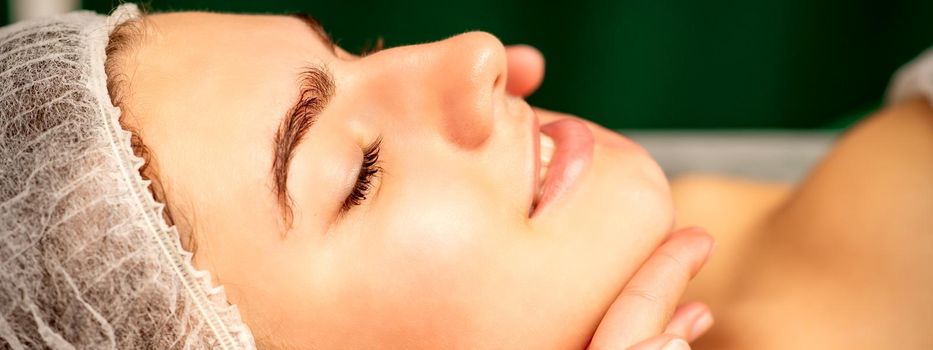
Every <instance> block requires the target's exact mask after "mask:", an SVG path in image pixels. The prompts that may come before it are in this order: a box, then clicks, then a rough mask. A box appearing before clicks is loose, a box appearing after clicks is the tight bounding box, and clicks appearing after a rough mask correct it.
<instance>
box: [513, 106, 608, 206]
mask: <svg viewBox="0 0 933 350" xmlns="http://www.w3.org/2000/svg"><path fill="white" fill-rule="evenodd" d="M538 142H539V152H538V155H537V156H538V158H539V159H537V161H538V163H539V165H538V172H537V174H536V175H537V176H535V177H536V179H537V181H536V185H537V187H536V188H535V192H534V193H535V196H534V199H533V200H532V204H531V210H530V213H529V217H534V216H535V215H536V214H538V213H540V212H541V211H542V209H543V208H545V207H547V206H548V205H549V204H551V203H553V202H556V201H557V199H559V198H560V197H562V196H563V195H564V194H565V193H567V192H568V191H569V190H570V189H571V188H573V187H574V185H575V184H576V183H577V182H578V180H579V179H580V178H581V177H582V176H583V174H584V173H585V172H586V170H587V169H589V167H590V163H591V162H592V160H593V148H594V144H595V139H594V137H593V133H592V131H590V129H589V127H587V126H586V124H585V123H584V122H583V121H580V120H578V119H573V118H567V119H561V120H557V121H554V122H551V123H548V124H545V125H542V126H541V127H540V135H539V141H538Z"/></svg>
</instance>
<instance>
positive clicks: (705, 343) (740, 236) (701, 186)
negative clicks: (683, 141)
mask: <svg viewBox="0 0 933 350" xmlns="http://www.w3.org/2000/svg"><path fill="white" fill-rule="evenodd" d="M930 106H931V104H930V101H927V100H924V99H922V98H917V99H913V100H908V101H903V102H901V103H897V104H894V105H890V106H887V107H886V108H884V109H883V110H881V111H879V112H878V113H876V114H875V115H873V116H871V117H869V118H867V119H866V120H864V121H863V122H861V123H860V124H859V125H857V126H856V127H854V128H852V129H851V130H849V131H847V132H846V133H845V134H844V135H843V136H842V137H841V138H840V139H839V140H838V142H837V143H836V145H835V146H834V149H833V150H832V151H831V152H830V153H829V154H827V156H826V157H825V159H823V160H822V161H821V162H820V163H819V164H818V165H817V166H816V167H815V168H814V169H812V170H811V172H810V174H809V175H808V176H807V178H806V180H804V181H803V182H801V183H800V184H796V185H791V184H773V183H758V182H753V181H748V180H739V179H730V178H722V177H717V176H708V175H692V176H688V177H685V178H683V179H679V180H677V181H674V183H673V185H672V187H673V195H674V200H675V207H676V212H677V217H678V221H679V222H680V223H682V224H688V225H697V224H698V225H703V226H704V227H707V228H709V229H710V230H711V231H710V232H713V233H714V234H715V235H716V240H717V245H718V247H717V251H718V253H717V256H716V259H715V260H714V261H712V262H711V263H710V264H709V265H708V266H707V267H706V268H705V269H704V271H703V272H702V273H701V274H700V275H699V276H698V277H697V279H696V280H695V283H694V284H693V285H692V286H691V287H690V289H689V290H688V293H687V298H688V299H692V300H703V301H705V302H708V303H709V305H710V307H711V308H712V309H713V310H715V311H716V313H717V326H716V327H714V328H713V330H711V332H710V334H709V335H708V336H707V337H705V338H704V339H702V340H701V341H700V342H699V343H697V344H696V348H697V349H717V350H721V349H929V348H933V335H931V333H930V332H929V330H930V329H931V328H933V312H931V311H933V293H931V291H933V273H931V270H930V256H931V254H933V231H931V228H933V216H931V215H930V214H931V213H933V109H931V107H930ZM787 320H794V321H793V322H787Z"/></svg>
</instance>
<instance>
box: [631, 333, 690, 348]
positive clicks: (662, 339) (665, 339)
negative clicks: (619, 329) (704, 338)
mask: <svg viewBox="0 0 933 350" xmlns="http://www.w3.org/2000/svg"><path fill="white" fill-rule="evenodd" d="M628 350H690V344H688V343H687V341H686V340H683V339H681V338H678V337H677V336H676V335H673V334H661V335H658V336H655V337H652V338H649V339H648V340H645V341H643V342H641V343H638V344H635V346H632V347H630V348H628Z"/></svg>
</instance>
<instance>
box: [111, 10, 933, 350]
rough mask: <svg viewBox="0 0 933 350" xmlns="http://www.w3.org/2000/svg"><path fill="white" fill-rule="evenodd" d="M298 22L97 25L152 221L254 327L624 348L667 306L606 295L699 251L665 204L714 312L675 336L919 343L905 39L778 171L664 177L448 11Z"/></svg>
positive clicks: (925, 275)
mask: <svg viewBox="0 0 933 350" xmlns="http://www.w3.org/2000/svg"><path fill="white" fill-rule="evenodd" d="M309 24H310V25H309ZM322 33H323V31H322V30H321V29H320V28H319V27H318V26H316V25H315V23H314V22H313V21H308V20H301V19H296V18H294V17H284V16H239V15H220V14H207V13H171V14H159V15H151V16H147V17H145V19H142V20H136V21H129V22H125V24H122V25H120V26H118V27H116V29H115V30H114V32H113V35H112V38H111V41H110V45H109V46H108V48H107V49H108V50H107V52H108V56H107V65H106V67H107V78H108V81H107V82H108V84H107V86H108V88H109V89H108V92H109V93H110V95H111V96H112V100H113V103H114V105H116V106H118V107H120V109H121V110H122V113H123V116H122V118H121V119H120V122H121V123H122V126H123V127H124V128H126V129H129V130H133V131H134V134H135V136H136V138H135V141H136V142H134V143H133V145H134V146H135V147H134V148H135V149H136V150H137V152H138V153H139V154H140V155H142V156H143V157H144V158H146V159H147V160H148V165H147V166H146V167H144V168H142V169H141V171H142V173H143V175H144V176H146V177H148V178H150V179H152V180H153V186H152V187H151V189H152V191H153V194H154V195H155V196H156V197H157V198H158V199H159V201H164V202H165V203H167V206H166V211H165V212H164V214H165V218H166V220H167V221H169V222H171V223H173V224H174V226H175V227H177V229H178V231H179V232H180V235H181V242H182V243H183V245H184V247H185V248H186V249H187V250H191V251H194V252H195V255H194V260H193V264H194V266H196V267H197V268H200V269H203V270H207V271H209V273H210V275H211V277H212V281H214V284H217V285H223V286H224V289H225V292H226V295H225V297H226V300H227V301H229V302H230V303H232V304H234V305H237V308H238V311H239V312H238V313H237V316H240V317H242V319H243V322H245V324H246V325H247V326H248V328H249V331H250V332H251V333H252V335H253V336H255V340H256V342H257V344H259V345H260V346H265V347H269V348H289V347H314V348H329V347H335V348H372V347H391V346H398V347H460V348H481V347H495V348H542V347H555V348H567V347H581V346H584V345H586V344H587V341H589V340H590V337H591V336H592V337H593V338H594V339H593V341H594V343H596V344H595V345H596V347H600V346H605V347H611V346H621V347H627V346H628V345H631V344H634V343H635V342H637V341H640V340H641V339H644V338H647V337H649V336H652V335H655V334H653V333H652V332H651V331H641V330H638V329H639V327H647V328H654V329H656V332H657V331H660V328H658V327H659V325H663V324H664V322H660V321H663V320H664V319H665V313H666V310H665V309H664V308H660V309H657V310H653V312H651V313H647V314H651V315H656V317H655V318H657V319H658V320H652V319H651V317H649V318H648V319H647V320H641V321H643V322H642V323H640V324H639V323H635V322H629V321H628V320H630V317H631V315H633V314H637V312H635V311H639V309H637V305H638V303H631V302H630V301H629V299H627V297H629V296H633V295H636V296H637V295H641V296H643V297H644V296H648V297H647V299H649V300H651V299H654V297H653V296H654V295H656V294H661V295H663V296H665V297H670V295H672V294H673V295H675V298H676V294H678V293H677V288H675V287H676V286H675V287H671V286H670V285H669V286H668V288H667V289H664V288H658V289H657V290H665V291H667V292H668V293H658V292H657V291H655V289H651V288H650V286H651V284H650V283H639V282H640V281H646V280H647V281H651V280H652V279H651V278H650V277H652V276H653V277H658V276H663V275H677V274H682V275H683V277H682V278H680V279H677V280H676V281H685V280H686V279H687V278H688V276H689V273H690V271H691V270H693V268H694V267H695V266H697V265H699V263H701V262H702V260H703V258H704V257H705V253H706V247H707V246H708V244H709V241H708V240H706V239H704V238H703V236H702V235H699V234H694V235H693V236H689V235H690V234H691V232H692V231H690V230H687V231H680V232H679V233H675V234H674V235H672V236H671V238H670V239H669V240H668V241H667V243H665V244H664V245H661V246H660V248H658V247H659V244H661V242H662V241H664V240H665V237H667V235H668V232H670V231H671V230H672V228H674V227H672V223H673V218H674V217H675V216H676V217H677V223H678V224H677V225H676V226H681V225H685V224H700V225H703V226H705V227H709V228H711V229H712V231H713V232H714V233H716V234H717V239H718V241H719V242H720V243H719V248H717V250H718V253H717V258H716V259H715V260H713V261H712V262H711V265H710V266H709V267H708V268H707V270H706V271H705V272H704V273H703V274H702V275H701V276H700V277H699V278H698V279H697V281H696V282H695V284H694V285H693V287H692V290H691V291H690V292H689V293H688V294H687V297H688V299H696V300H702V301H704V302H708V303H709V305H710V306H711V307H712V309H713V310H715V311H716V312H717V313H718V314H719V315H720V316H718V319H719V322H718V324H719V326H718V327H715V328H713V331H712V333H711V336H710V337H708V338H707V339H706V340H705V341H707V343H703V344H698V346H697V347H701V346H711V347H715V348H730V347H731V348H756V349H767V348H782V349H783V348H811V347H820V346H822V347H828V348H841V347H846V348H860V347H861V348H889V347H901V348H925V347H929V346H931V345H933V344H931V342H933V339H931V337H930V336H929V335H926V332H924V330H925V329H927V328H929V326H930V325H933V320H931V319H930V318H929V317H930V315H931V313H930V312H928V311H929V310H933V299H931V297H930V294H931V293H929V289H930V287H931V286H933V274H931V273H930V272H929V269H928V268H926V267H925V265H924V261H923V260H924V259H923V258H924V257H927V256H929V254H930V251H931V247H933V244H931V243H933V242H931V240H933V238H931V236H930V234H929V231H928V230H925V228H929V227H933V223H931V222H930V220H931V219H930V217H929V215H925V214H928V213H930V212H931V211H933V156H931V152H933V111H931V109H930V104H929V102H928V101H927V100H925V99H924V95H923V94H924V90H923V88H924V86H928V85H923V84H922V83H921V84H918V83H916V82H912V81H911V79H915V78H916V77H917V76H920V77H923V76H924V75H923V74H924V72H923V71H924V69H928V68H922V67H929V64H927V65H926V66H923V65H920V66H916V67H921V68H917V69H908V70H905V73H904V78H902V79H900V80H898V82H899V83H898V84H896V85H895V89H894V90H893V98H892V105H891V106H890V107H889V108H887V109H885V110H884V111H882V112H881V113H879V115H878V116H875V117H872V118H870V119H869V120H867V121H865V122H864V123H862V124H861V125H860V126H858V127H856V128H855V129H854V130H852V131H851V132H849V133H848V134H847V135H846V136H845V137H844V138H843V139H842V140H841V141H840V142H839V144H838V145H837V146H836V148H835V150H834V151H833V152H832V153H831V154H830V155H829V156H828V157H827V158H826V160H825V161H824V162H823V163H822V164H821V165H819V166H818V167H817V168H816V169H814V170H813V172H812V173H811V175H810V177H809V178H808V180H807V181H805V182H804V183H803V184H801V185H799V186H797V187H790V186H781V185H767V184H756V183H750V182H743V181H733V180H723V179H716V178H702V177H693V178H688V179H683V180H679V181H676V182H674V183H673V185H672V186H671V189H672V190H673V191H670V190H669V188H668V185H667V183H666V180H665V179H664V176H663V174H662V173H661V172H660V171H659V170H658V168H657V166H656V165H655V164H654V162H653V161H652V160H651V159H650V157H649V156H648V155H647V154H646V153H645V152H644V151H643V150H641V149H640V148H639V147H638V146H637V145H635V144H633V143H631V142H630V141H628V140H626V139H624V138H621V137H619V136H617V135H615V134H612V133H611V132H608V131H606V130H605V129H602V128H600V127H598V126H595V125H592V124H589V123H585V122H583V121H581V120H579V119H576V118H574V117H570V116H566V115H561V114H557V113H553V112H548V111H543V110H533V109H530V108H529V107H528V106H527V105H526V104H524V103H523V102H522V101H521V100H519V99H518V98H516V97H514V96H513V95H524V94H527V93H530V92H531V91H532V90H534V88H535V86H536V85H537V83H538V82H540V80H541V77H540V74H541V73H540V69H534V67H533V66H534V65H536V64H537V65H540V63H541V62H540V61H538V60H539V58H537V56H535V55H534V54H531V55H530V56H529V54H528V51H521V50H524V49H512V50H511V51H508V50H506V49H505V48H504V47H502V45H501V44H500V43H499V42H498V40H496V39H495V38H494V37H492V36H490V35H488V34H483V33H468V34H463V35H459V36H455V37H452V38H449V39H446V40H443V41H439V42H435V43H429V44H424V45H415V46H407V47H398V48H391V49H385V50H382V51H379V52H376V53H371V54H369V55H366V56H365V57H357V56H354V55H351V54H349V53H347V52H345V51H343V50H342V49H340V48H338V47H336V46H334V45H332V44H331V43H329V42H328V40H326V36H325V35H322ZM523 52H524V53H523ZM522 60H525V64H521V61H522ZM528 62H530V63H531V64H530V65H529V64H528ZM929 76H930V75H926V77H929ZM926 79H929V78H926ZM927 81H928V80H927ZM926 93H928V94H929V93H930V91H929V90H927V91H926ZM538 124H540V125H541V126H540V128H539V127H538ZM539 129H540V132H539ZM551 142H553V143H554V145H552V144H551ZM552 152H553V154H552V155H549V153H552ZM672 198H673V201H672V200H671V199H672ZM675 213H676V215H675ZM676 226H675V227H676ZM841 235H845V236H844V237H843V236H841ZM684 237H686V238H689V239H685V238H684ZM880 237H883V238H884V239H880ZM688 241H689V242H690V243H691V244H681V245H679V246H676V247H679V248H678V249H670V248H671V247H672V246H673V245H671V243H672V242H674V243H676V242H688ZM697 247H700V249H697ZM656 248H657V249H656ZM691 249H692V250H691ZM688 250H689V251H696V252H700V253H694V254H686V253H683V252H685V251H688ZM678 251H679V252H678ZM652 252H654V253H653V254H654V255H652ZM654 257H660V260H654ZM671 257H673V259H671ZM681 259H683V260H681ZM645 261H647V263H645V264H643V262H645ZM655 261H667V262H671V261H675V262H676V261H686V263H682V264H679V265H678V264H673V265H657V264H653V262H655ZM639 266H641V269H639ZM657 266H681V267H682V268H680V269H671V270H666V269H665V268H654V267H657ZM683 266H690V267H691V268H683ZM636 270H637V272H636ZM643 273H644V274H643ZM641 276H649V277H646V278H640V277H641ZM676 284H677V283H673V284H672V285H676ZM620 291H622V293H621V294H619V292H620ZM617 295H620V296H619V299H618V300H616V302H615V303H614V304H613V300H614V299H616V297H617ZM633 305H635V306H633ZM668 309H669V308H668ZM607 310H608V313H607ZM604 314H605V317H603V315H604ZM695 314H702V312H699V313H695ZM700 318H701V317H698V316H694V317H692V321H691V322H686V321H685V322H684V323H683V324H688V325H689V323H697V324H702V322H698V321H699V319H700ZM616 319H618V320H622V321H620V322H619V323H618V324H621V325H622V326H621V327H615V326H616V325H617V324H614V323H613V320H616ZM786 320H794V322H787V321H786ZM677 321H678V318H675V319H674V322H673V324H674V325H675V326H676V325H677ZM895 321H901V322H895ZM601 322H602V323H601ZM779 322H780V323H779ZM600 323H601V324H600ZM646 325H647V326H646ZM674 328H677V327H674ZM682 328H683V327H682ZM701 328H702V327H701ZM620 330H621V331H620ZM630 330H637V331H631V332H632V333H637V335H638V336H637V337H635V336H629V338H637V339H626V338H625V337H626V336H625V334H624V333H626V332H629V331H630ZM785 330H786V331H785ZM656 332H655V333H656ZM618 333H623V335H622V336H621V338H622V340H620V341H619V342H618V343H608V344H607V343H601V342H602V339H613V340H615V339H617V338H612V337H610V336H606V334H610V335H618ZM675 333H678V332H675ZM690 333H691V332H689V331H680V332H679V333H678V334H677V335H679V336H681V337H685V338H686V337H691V336H692V334H690ZM785 334H787V335H788V336H785ZM656 339H664V340H665V341H666V340H669V339H670V337H668V338H662V337H659V338H656ZM653 344H654V345H652V346H657V347H660V346H661V345H662V344H664V343H663V342H659V341H655V342H654V343H653Z"/></svg>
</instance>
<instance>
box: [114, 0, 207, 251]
mask: <svg viewBox="0 0 933 350" xmlns="http://www.w3.org/2000/svg"><path fill="white" fill-rule="evenodd" d="M141 12H142V15H140V16H139V17H138V18H134V19H131V20H128V21H126V22H123V23H121V24H120V25H118V26H117V27H116V28H114V30H113V32H111V33H110V41H109V42H108V43H107V47H106V54H107V59H106V61H105V62H104V72H105V73H106V74H107V92H108V94H109V95H110V100H111V101H112V103H113V105H114V106H116V107H117V108H120V111H121V112H122V113H121V114H120V126H122V127H123V129H125V130H127V131H129V132H130V135H131V136H130V146H131V147H132V148H133V153H134V154H136V156H138V157H140V158H142V159H143V165H142V166H141V167H140V168H139V174H140V176H142V177H143V179H146V180H149V181H150V185H149V188H148V189H149V193H150V194H152V197H153V198H154V199H155V200H156V201H157V202H160V203H163V204H165V209H164V210H163V211H162V218H163V219H164V220H165V222H166V223H167V224H168V225H169V226H176V227H177V229H178V233H179V239H180V240H181V244H182V247H183V248H184V249H185V250H187V251H189V252H191V253H196V250H197V241H196V240H195V239H194V233H193V232H192V228H191V227H192V226H191V225H189V223H190V222H191V221H190V220H188V219H187V218H188V217H186V216H184V215H181V213H179V212H178V211H177V210H176V209H177V208H176V207H175V206H174V205H172V203H169V202H168V201H167V196H166V191H165V185H164V183H163V182H162V181H161V179H160V178H159V173H158V162H157V161H156V160H157V159H156V157H155V155H154V154H153V153H152V152H150V150H149V148H148V147H146V144H145V143H144V142H143V139H142V136H141V134H140V132H139V130H137V129H135V128H133V127H132V126H130V125H129V124H128V123H126V118H127V117H128V116H133V117H136V115H135V114H134V113H133V111H132V110H131V109H130V108H129V107H128V106H127V105H126V98H127V96H128V95H129V94H131V93H132V91H131V90H130V86H129V76H128V75H127V74H126V72H127V71H128V68H129V67H128V65H129V64H131V63H132V56H133V54H134V53H135V52H136V50H137V49H138V47H139V45H140V43H141V42H142V41H143V40H144V39H145V35H146V30H147V25H146V14H147V13H148V11H147V10H146V9H141ZM177 218H180V219H183V220H184V221H181V222H179V221H178V220H176V219H177ZM180 223H181V224H184V225H179V224H180Z"/></svg>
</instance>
